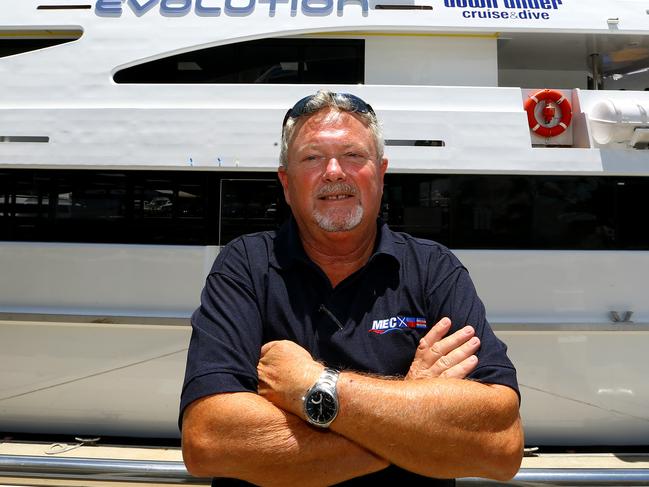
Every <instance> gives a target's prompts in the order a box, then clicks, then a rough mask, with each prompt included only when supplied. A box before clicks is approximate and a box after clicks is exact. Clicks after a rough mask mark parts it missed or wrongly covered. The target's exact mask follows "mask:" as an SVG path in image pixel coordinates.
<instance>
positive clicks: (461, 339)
mask: <svg viewBox="0 0 649 487" xmlns="http://www.w3.org/2000/svg"><path fill="white" fill-rule="evenodd" d="M474 334H475V330H474V329H473V327H472V326H469V325H467V326H465V327H464V328H462V329H461V330H458V331H456V332H455V333H453V334H452V335H449V336H447V337H446V338H443V339H442V340H439V341H438V342H436V343H433V344H432V345H431V347H430V351H431V353H432V356H431V358H430V360H431V362H430V363H434V362H435V361H437V360H439V359H440V358H441V357H443V356H445V355H447V354H449V353H450V352H452V351H453V350H456V349H457V348H459V347H461V346H462V345H464V344H465V343H467V342H468V341H470V340H471V338H473V335H474Z"/></svg>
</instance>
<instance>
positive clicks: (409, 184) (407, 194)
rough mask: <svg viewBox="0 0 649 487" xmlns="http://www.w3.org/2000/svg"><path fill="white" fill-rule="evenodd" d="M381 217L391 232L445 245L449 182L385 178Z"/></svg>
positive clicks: (438, 178)
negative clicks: (403, 233) (394, 231)
mask: <svg viewBox="0 0 649 487" xmlns="http://www.w3.org/2000/svg"><path fill="white" fill-rule="evenodd" d="M387 181H388V183H387V185H386V187H385V189H384V192H383V204H382V208H381V212H382V217H383V219H384V220H386V221H387V222H388V223H389V224H390V226H391V228H392V229H393V230H397V231H402V232H406V233H410V234H412V235H416V236H418V237H421V238H428V239H431V240H437V241H447V240H448V235H449V228H450V227H449V225H450V208H449V205H450V201H451V200H450V179H449V178H448V177H447V176H418V177H415V178H413V177H412V176H406V175H399V174H395V175H389V177H388V178H387Z"/></svg>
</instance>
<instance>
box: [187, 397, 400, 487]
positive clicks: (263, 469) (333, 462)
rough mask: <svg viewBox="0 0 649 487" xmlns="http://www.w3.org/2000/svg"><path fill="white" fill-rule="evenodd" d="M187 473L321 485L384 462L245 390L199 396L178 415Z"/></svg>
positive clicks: (257, 481)
mask: <svg viewBox="0 0 649 487" xmlns="http://www.w3.org/2000/svg"><path fill="white" fill-rule="evenodd" d="M183 457H184V459H185V463H186V465H187V468H188V470H189V471H190V473H192V474H193V475H196V476H201V477H234V478H239V479H243V480H247V481H249V482H252V483H255V484H262V485H273V484H275V485H326V484H332V483H336V482H342V481H344V480H347V479H350V478H353V477H357V476H359V475H364V474H367V473H371V472H375V471H378V470H381V469H383V468H385V467H386V466H387V465H388V463H387V462H386V461H384V460H382V459H380V458H379V457H377V456H375V455H373V454H372V453H370V452H368V451H367V450H366V449H364V448H362V447H360V446H359V445H357V444H355V443H354V442H352V441H350V440H348V439H346V438H343V437H341V436H340V435H338V434H337V433H334V432H331V431H319V430H316V429H314V428H312V427H311V426H309V425H307V424H306V423H305V422H304V421H303V420H301V419H300V418H298V417H296V416H294V415H292V414H290V413H288V412H285V411H282V410H281V409H279V408H277V407H275V406H274V405H273V404H271V403H270V402H268V401H267V400H266V399H264V398H262V397H260V396H258V395H256V394H251V393H233V394H218V395H215V396H209V397H206V398H203V399H199V400H198V401H195V402H194V403H192V404H191V405H190V406H189V407H188V408H187V410H186V412H185V415H184V420H183Z"/></svg>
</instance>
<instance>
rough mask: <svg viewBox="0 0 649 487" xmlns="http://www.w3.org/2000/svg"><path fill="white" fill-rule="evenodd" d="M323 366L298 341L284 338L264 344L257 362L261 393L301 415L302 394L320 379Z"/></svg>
mask: <svg viewBox="0 0 649 487" xmlns="http://www.w3.org/2000/svg"><path fill="white" fill-rule="evenodd" d="M323 370H324V366H323V365H322V364H320V363H318V362H316V361H315V360H313V357H311V355H310V354H309V352H307V351H306V350H305V349H304V348H302V347H301V346H299V345H298V344H297V343H294V342H291V341H288V340H282V341H275V342H268V343H266V344H265V345H264V346H263V347H261V358H260V359H259V364H258V365H257V373H258V374H259V386H258V392H259V395H261V396H262V397H264V398H266V399H267V400H269V401H270V402H272V403H273V404H275V405H276V406H277V407H280V408H282V409H283V410H284V411H288V412H290V413H293V414H295V415H297V416H299V417H301V418H303V417H304V414H303V413H302V396H304V393H305V392H306V391H307V390H308V389H309V388H310V387H311V386H312V385H313V384H314V383H315V382H316V381H317V380H318V377H320V374H321V373H322V371H323Z"/></svg>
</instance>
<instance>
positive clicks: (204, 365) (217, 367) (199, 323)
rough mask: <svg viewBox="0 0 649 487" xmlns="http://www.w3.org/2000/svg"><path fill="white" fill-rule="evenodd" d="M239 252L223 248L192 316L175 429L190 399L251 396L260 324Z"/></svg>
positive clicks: (242, 256) (243, 258)
mask: <svg viewBox="0 0 649 487" xmlns="http://www.w3.org/2000/svg"><path fill="white" fill-rule="evenodd" d="M252 289H253V286H252V284H251V279H250V273H249V266H248V264H247V261H246V258H245V252H244V249H243V246H240V247H237V245H236V242H235V244H234V245H230V246H228V247H226V248H224V249H223V250H222V251H221V253H220V254H219V256H218V257H217V259H216V261H215V263H214V266H213V267H212V271H211V272H210V274H209V275H208V277H207V279H206V282H205V287H204V289H203V292H202V294H201V304H200V307H199V308H198V309H197V310H196V311H195V312H194V314H193V315H192V319H191V322H192V335H191V340H190V343H189V350H188V352H187V366H186V369H185V380H184V383H183V389H182V393H181V402H180V418H179V425H181V423H182V415H183V412H184V410H185V408H186V407H187V406H188V405H189V404H190V403H191V402H193V401H195V400H196V399H199V398H201V397H204V396H208V395H212V394H217V393H223V392H257V363H258V362H259V355H260V350H261V345H262V336H263V332H262V323H261V317H260V313H259V306H258V305H257V300H256V296H255V294H254V292H253V290H252Z"/></svg>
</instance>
